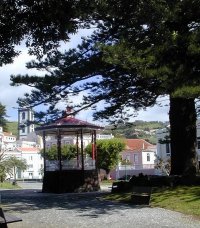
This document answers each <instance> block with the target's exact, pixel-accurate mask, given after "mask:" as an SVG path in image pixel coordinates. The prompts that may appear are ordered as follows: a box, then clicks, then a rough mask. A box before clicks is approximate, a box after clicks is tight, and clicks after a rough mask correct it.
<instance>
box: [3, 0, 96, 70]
mask: <svg viewBox="0 0 200 228" xmlns="http://www.w3.org/2000/svg"><path fill="white" fill-rule="evenodd" d="M92 11H93V3H92V2H91V1H87V0H84V1H83V0H76V1H74V0H64V1H63V0H45V1H44V0H37V1H36V0H33V1H29V0H18V1H11V0H2V1H1V3H0V31H1V32H0V34H1V35H0V66H2V65H3V64H7V63H11V62H12V61H13V58H14V57H15V56H17V55H18V54H19V51H17V49H16V46H17V45H20V44H23V45H26V47H28V48H29V53H30V54H34V55H36V56H37V57H39V58H41V57H42V56H43V55H44V54H47V53H49V52H51V51H53V50H56V49H57V47H58V46H59V42H60V41H69V39H70V34H74V33H76V32H77V30H78V28H83V27H85V26H87V22H86V19H87V15H88V12H92ZM83 19H84V21H83Z"/></svg>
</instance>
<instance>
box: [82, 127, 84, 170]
mask: <svg viewBox="0 0 200 228" xmlns="http://www.w3.org/2000/svg"><path fill="white" fill-rule="evenodd" d="M81 158H82V159H81V160H82V170H83V171H84V154H83V130H82V129H81Z"/></svg>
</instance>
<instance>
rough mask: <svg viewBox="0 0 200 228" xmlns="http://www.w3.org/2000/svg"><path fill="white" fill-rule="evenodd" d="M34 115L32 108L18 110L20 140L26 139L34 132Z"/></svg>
mask: <svg viewBox="0 0 200 228" xmlns="http://www.w3.org/2000/svg"><path fill="white" fill-rule="evenodd" d="M33 121H34V113H33V110H32V109H30V108H19V109H18V135H19V139H25V138H26V137H27V135H28V134H29V133H31V132H34V124H33V123H32V122H33Z"/></svg>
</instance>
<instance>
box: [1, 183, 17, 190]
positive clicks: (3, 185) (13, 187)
mask: <svg viewBox="0 0 200 228" xmlns="http://www.w3.org/2000/svg"><path fill="white" fill-rule="evenodd" d="M0 189H20V187H19V186H18V185H13V184H12V183H10V182H2V183H0Z"/></svg>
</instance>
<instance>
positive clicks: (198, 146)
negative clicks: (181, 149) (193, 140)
mask: <svg viewBox="0 0 200 228" xmlns="http://www.w3.org/2000/svg"><path fill="white" fill-rule="evenodd" d="M197 149H200V141H197Z"/></svg>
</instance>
